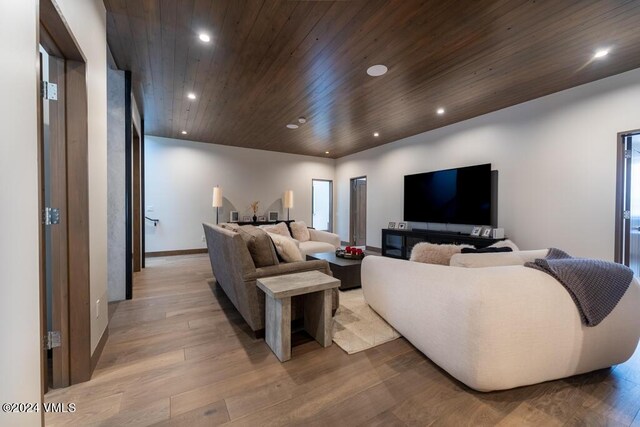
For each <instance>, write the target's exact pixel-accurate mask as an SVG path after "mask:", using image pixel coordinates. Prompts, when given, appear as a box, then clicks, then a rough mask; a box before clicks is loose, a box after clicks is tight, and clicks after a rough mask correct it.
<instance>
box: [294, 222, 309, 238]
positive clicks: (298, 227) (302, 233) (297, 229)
mask: <svg viewBox="0 0 640 427" xmlns="http://www.w3.org/2000/svg"><path fill="white" fill-rule="evenodd" d="M289 226H290V227H291V233H292V234H293V238H294V239H296V240H297V241H299V242H308V241H309V240H311V235H310V234H309V229H308V228H307V224H305V223H304V222H303V221H296V222H292V223H291V224H289Z"/></svg>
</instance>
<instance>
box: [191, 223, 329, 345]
mask: <svg viewBox="0 0 640 427" xmlns="http://www.w3.org/2000/svg"><path fill="white" fill-rule="evenodd" d="M203 227H204V232H205V236H206V240H207V248H208V250H209V259H210V261H211V269H212V270H213V275H214V277H215V279H216V281H217V283H218V284H219V285H220V287H221V288H222V289H223V290H224V292H225V293H226V294H227V296H228V297H229V299H230V300H231V302H232V303H233V305H234V306H235V307H236V308H237V309H238V311H239V312H240V314H241V315H242V317H243V318H244V320H245V321H246V322H247V324H248V325H249V327H250V328H251V329H252V330H253V331H254V332H255V333H256V336H262V335H263V333H264V304H265V298H264V293H263V292H262V290H260V289H259V288H258V287H257V286H256V280H257V279H258V278H261V277H269V276H278V275H282V274H291V273H299V272H302V271H312V270H317V271H320V272H322V273H325V274H328V275H332V274H331V270H330V268H329V264H328V263H327V262H326V261H323V260H318V261H301V262H290V263H284V262H281V261H279V260H278V257H277V254H276V252H275V249H274V247H273V244H272V243H271V239H270V238H269V236H268V234H267V233H266V232H264V231H263V230H260V229H258V228H256V227H253V226H242V227H239V228H237V229H226V228H223V227H220V226H217V225H213V224H206V223H205V224H203ZM302 298H304V296H301V297H294V299H293V300H292V302H291V304H292V307H291V310H292V312H291V314H292V317H293V319H294V320H295V319H299V318H301V316H302V313H303V311H302V310H303V302H304V301H303V299H302ZM338 298H339V294H338V291H337V289H336V290H334V294H333V310H334V311H335V310H337V308H338V304H339V300H338Z"/></svg>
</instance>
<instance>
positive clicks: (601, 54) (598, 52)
mask: <svg viewBox="0 0 640 427" xmlns="http://www.w3.org/2000/svg"><path fill="white" fill-rule="evenodd" d="M608 54H609V49H598V50H596V53H594V54H593V59H600V58H604V57H605V56H607V55H608Z"/></svg>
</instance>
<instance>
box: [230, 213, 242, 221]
mask: <svg viewBox="0 0 640 427" xmlns="http://www.w3.org/2000/svg"><path fill="white" fill-rule="evenodd" d="M238 221H240V214H239V213H238V211H231V212H229V222H238Z"/></svg>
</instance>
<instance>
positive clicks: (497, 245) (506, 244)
mask: <svg viewBox="0 0 640 427" xmlns="http://www.w3.org/2000/svg"><path fill="white" fill-rule="evenodd" d="M489 247H490V248H511V249H513V252H517V251H519V250H520V249H519V248H518V247H517V246H516V244H515V243H513V242H512V241H511V240H509V239H507V240H500V241H499V242H496V243H494V244H493V245H491V246H489Z"/></svg>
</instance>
